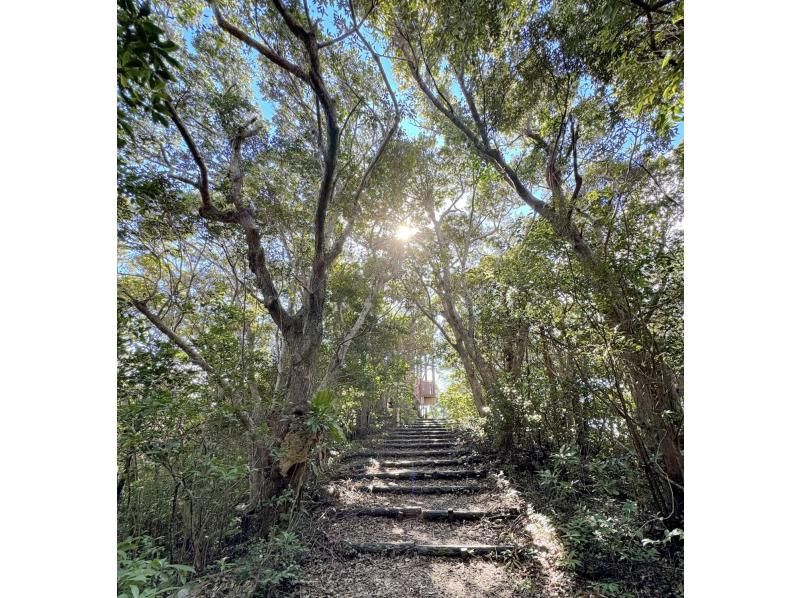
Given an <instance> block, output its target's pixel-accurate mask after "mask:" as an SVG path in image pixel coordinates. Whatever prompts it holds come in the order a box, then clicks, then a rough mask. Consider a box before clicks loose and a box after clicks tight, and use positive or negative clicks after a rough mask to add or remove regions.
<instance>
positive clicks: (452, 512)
mask: <svg viewBox="0 0 800 598" xmlns="http://www.w3.org/2000/svg"><path fill="white" fill-rule="evenodd" d="M519 514H520V511H519V509H517V508H513V507H512V508H510V509H506V510H496V511H482V510H477V511H465V510H457V509H423V508H422V507H377V508H361V509H347V510H344V511H340V512H338V513H337V514H336V515H337V516H339V517H347V516H350V517H393V518H398V519H402V518H409V517H415V518H420V519H426V520H430V521H476V520H478V519H483V518H484V517H485V518H487V519H513V518H515V517H518V516H519Z"/></svg>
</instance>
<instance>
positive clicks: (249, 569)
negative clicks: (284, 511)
mask: <svg viewBox="0 0 800 598" xmlns="http://www.w3.org/2000/svg"><path fill="white" fill-rule="evenodd" d="M302 550H303V546H302V544H301V542H300V539H299V538H298V536H297V534H295V533H294V532H290V531H281V532H278V533H276V534H274V535H272V536H270V537H269V538H268V539H258V540H255V541H253V542H251V543H250V545H249V547H248V551H247V554H246V556H245V557H244V558H243V559H241V560H240V561H238V562H237V563H236V565H235V568H234V571H235V572H236V574H237V575H239V576H241V577H248V578H251V579H254V580H255V581H256V584H257V585H256V592H255V594H254V597H262V596H263V597H267V596H273V595H274V592H275V591H276V590H279V589H280V588H285V587H286V584H287V582H291V581H293V580H295V579H297V577H298V573H299V568H298V564H297V558H298V556H299V555H300V554H301V552H302Z"/></svg>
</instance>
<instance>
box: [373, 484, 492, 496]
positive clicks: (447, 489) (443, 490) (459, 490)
mask: <svg viewBox="0 0 800 598" xmlns="http://www.w3.org/2000/svg"><path fill="white" fill-rule="evenodd" d="M359 490H362V491H364V492H372V493H374V494H472V493H475V492H483V491H486V490H490V488H488V487H487V486H416V485H413V486H364V487H361V488H359Z"/></svg>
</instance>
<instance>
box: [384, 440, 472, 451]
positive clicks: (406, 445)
mask: <svg viewBox="0 0 800 598" xmlns="http://www.w3.org/2000/svg"><path fill="white" fill-rule="evenodd" d="M457 445H458V442H454V441H447V442H434V441H428V442H416V441H415V442H402V441H399V442H398V441H396V440H388V441H386V442H381V443H378V444H374V445H373V446H374V447H375V449H387V448H388V449H433V448H438V449H446V448H455V447H456V446H457Z"/></svg>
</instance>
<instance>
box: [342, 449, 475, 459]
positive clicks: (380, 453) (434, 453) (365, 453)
mask: <svg viewBox="0 0 800 598" xmlns="http://www.w3.org/2000/svg"><path fill="white" fill-rule="evenodd" d="M463 455H472V451H470V450H468V449H465V448H460V449H456V448H441V449H429V450H409V451H404V450H402V449H399V448H392V447H387V448H384V449H381V448H374V449H368V450H362V451H358V452H355V453H352V454H350V455H346V456H344V457H343V458H342V460H343V461H345V460H348V459H357V458H364V457H366V458H370V457H373V458H378V457H387V456H392V457H457V456H463Z"/></svg>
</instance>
